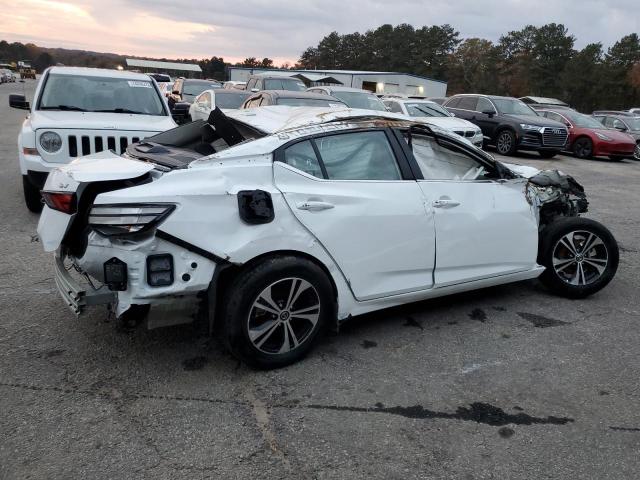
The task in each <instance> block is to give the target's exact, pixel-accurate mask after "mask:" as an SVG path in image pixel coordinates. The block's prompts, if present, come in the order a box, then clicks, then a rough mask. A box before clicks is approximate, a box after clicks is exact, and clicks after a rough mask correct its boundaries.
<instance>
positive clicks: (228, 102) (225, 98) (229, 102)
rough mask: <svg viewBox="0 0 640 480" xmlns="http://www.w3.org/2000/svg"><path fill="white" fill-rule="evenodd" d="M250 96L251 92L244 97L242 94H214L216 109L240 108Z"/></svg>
mask: <svg viewBox="0 0 640 480" xmlns="http://www.w3.org/2000/svg"><path fill="white" fill-rule="evenodd" d="M249 95H251V92H247V93H246V95H245V94H242V93H223V92H220V93H216V107H218V108H240V105H242V102H244V101H245V100H246V99H247V97H248V96H249Z"/></svg>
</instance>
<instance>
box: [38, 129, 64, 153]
mask: <svg viewBox="0 0 640 480" xmlns="http://www.w3.org/2000/svg"><path fill="white" fill-rule="evenodd" d="M40 146H41V147H42V148H43V149H44V151H45V152H47V153H56V152H57V151H58V150H60V149H61V148H62V138H60V135H58V134H57V133H56V132H44V133H43V134H42V135H40Z"/></svg>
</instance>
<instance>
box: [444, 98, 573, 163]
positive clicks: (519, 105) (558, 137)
mask: <svg viewBox="0 0 640 480" xmlns="http://www.w3.org/2000/svg"><path fill="white" fill-rule="evenodd" d="M444 107H446V109H447V110H449V111H450V112H452V113H454V114H455V115H456V117H459V118H464V119H465V120H469V121H470V122H472V123H475V124H476V125H478V126H479V127H480V128H481V129H482V134H483V135H484V141H485V144H488V145H495V147H496V149H497V151H498V153H500V154H501V155H514V154H515V153H516V152H517V151H518V150H537V151H538V153H539V154H540V156H541V157H542V158H551V157H553V156H554V155H556V154H557V153H560V152H561V151H562V150H564V148H565V146H566V144H567V139H568V138H569V131H568V130H567V127H566V126H565V125H563V124H562V123H560V122H556V121H554V120H549V119H547V118H544V117H541V116H539V115H538V114H537V113H536V112H535V111H534V110H532V109H531V107H529V106H528V105H526V104H525V103H523V102H522V101H520V100H518V99H517V98H513V97H498V96H494V95H469V94H464V95H454V96H453V97H451V98H449V99H448V100H447V101H446V102H445V103H444Z"/></svg>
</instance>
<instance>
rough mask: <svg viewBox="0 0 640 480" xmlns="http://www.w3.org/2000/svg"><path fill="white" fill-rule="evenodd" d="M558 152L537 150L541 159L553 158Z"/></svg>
mask: <svg viewBox="0 0 640 480" xmlns="http://www.w3.org/2000/svg"><path fill="white" fill-rule="evenodd" d="M558 153H559V152H556V151H555V150H539V151H538V154H539V155H540V156H541V157H542V158H553V157H555V156H556V155H557V154H558Z"/></svg>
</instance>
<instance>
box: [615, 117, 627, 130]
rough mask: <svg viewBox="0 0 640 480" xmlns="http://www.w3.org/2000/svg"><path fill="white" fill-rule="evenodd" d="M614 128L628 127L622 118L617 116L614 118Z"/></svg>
mask: <svg viewBox="0 0 640 480" xmlns="http://www.w3.org/2000/svg"><path fill="white" fill-rule="evenodd" d="M613 128H627V126H626V125H625V124H624V122H623V121H622V120H618V119H617V118H616V119H614V120H613Z"/></svg>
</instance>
